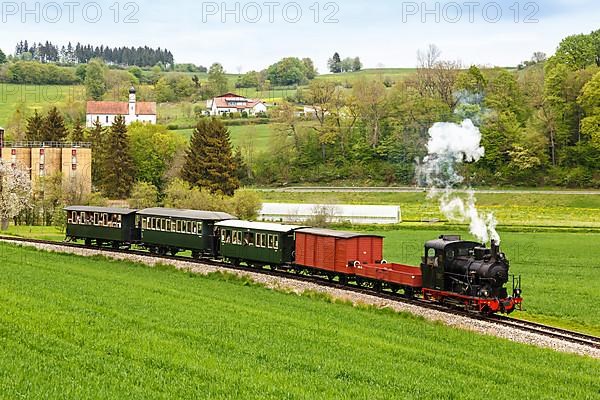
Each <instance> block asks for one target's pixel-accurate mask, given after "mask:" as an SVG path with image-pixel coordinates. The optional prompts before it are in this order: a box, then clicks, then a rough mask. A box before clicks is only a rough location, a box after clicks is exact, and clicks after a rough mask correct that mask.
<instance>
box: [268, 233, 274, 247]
mask: <svg viewBox="0 0 600 400" xmlns="http://www.w3.org/2000/svg"><path fill="white" fill-rule="evenodd" d="M267 247H268V248H269V249H272V248H273V235H269V243H268V245H267Z"/></svg>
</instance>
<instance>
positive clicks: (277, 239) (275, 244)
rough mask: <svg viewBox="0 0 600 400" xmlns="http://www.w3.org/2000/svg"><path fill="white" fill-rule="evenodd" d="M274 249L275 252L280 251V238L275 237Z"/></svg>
mask: <svg viewBox="0 0 600 400" xmlns="http://www.w3.org/2000/svg"><path fill="white" fill-rule="evenodd" d="M273 248H274V249H275V250H277V249H279V236H274V237H273Z"/></svg>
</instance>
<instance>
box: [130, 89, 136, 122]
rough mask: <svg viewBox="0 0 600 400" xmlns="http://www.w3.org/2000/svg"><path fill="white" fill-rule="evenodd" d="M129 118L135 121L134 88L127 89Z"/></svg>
mask: <svg viewBox="0 0 600 400" xmlns="http://www.w3.org/2000/svg"><path fill="white" fill-rule="evenodd" d="M129 117H130V118H131V120H134V119H135V88H134V87H133V86H132V87H131V88H129Z"/></svg>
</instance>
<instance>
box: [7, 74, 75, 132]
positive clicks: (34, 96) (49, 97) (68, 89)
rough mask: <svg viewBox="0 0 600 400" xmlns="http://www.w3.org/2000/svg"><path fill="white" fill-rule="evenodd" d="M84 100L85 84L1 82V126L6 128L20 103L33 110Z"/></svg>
mask: <svg viewBox="0 0 600 400" xmlns="http://www.w3.org/2000/svg"><path fill="white" fill-rule="evenodd" d="M83 101H85V89H84V87H83V86H69V85H18V84H10V83H0V126H4V127H5V128H6V126H7V125H8V122H9V120H10V118H11V116H12V115H13V113H14V112H15V110H16V109H17V108H18V107H19V106H20V105H22V106H23V107H24V109H25V110H26V111H27V112H33V110H34V109H35V108H38V109H41V110H46V109H48V108H50V107H51V106H53V105H56V106H61V105H65V104H68V103H81V102H83ZM82 107H83V106H82ZM9 133H10V132H9Z"/></svg>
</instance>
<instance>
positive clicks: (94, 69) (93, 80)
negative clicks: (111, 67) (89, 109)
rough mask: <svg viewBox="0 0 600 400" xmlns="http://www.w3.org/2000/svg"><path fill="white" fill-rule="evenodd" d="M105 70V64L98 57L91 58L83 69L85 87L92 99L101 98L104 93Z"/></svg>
mask: <svg viewBox="0 0 600 400" xmlns="http://www.w3.org/2000/svg"><path fill="white" fill-rule="evenodd" d="M106 71H107V68H106V65H105V64H104V61H102V60H100V59H93V60H91V61H90V62H89V63H88V65H87V67H86V69H85V81H84V83H85V88H86V90H87V93H88V96H89V97H91V98H92V99H94V100H102V96H104V94H105V93H106Z"/></svg>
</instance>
